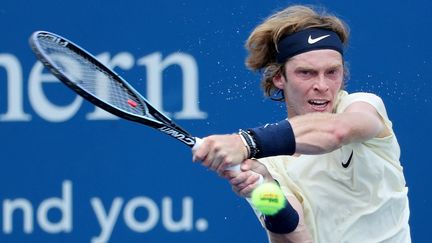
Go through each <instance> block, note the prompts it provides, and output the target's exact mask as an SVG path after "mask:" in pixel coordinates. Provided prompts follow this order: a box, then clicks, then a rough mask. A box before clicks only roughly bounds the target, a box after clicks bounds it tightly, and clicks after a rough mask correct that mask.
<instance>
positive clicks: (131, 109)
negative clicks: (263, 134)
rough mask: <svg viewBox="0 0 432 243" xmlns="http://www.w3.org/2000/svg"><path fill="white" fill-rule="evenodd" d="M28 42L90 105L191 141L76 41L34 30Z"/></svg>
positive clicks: (187, 135) (48, 65)
mask: <svg viewBox="0 0 432 243" xmlns="http://www.w3.org/2000/svg"><path fill="white" fill-rule="evenodd" d="M29 43H30V46H31V48H32V50H33V52H34V53H35V54H36V57H37V58H38V59H39V60H40V61H41V62H42V63H43V65H44V66H45V67H46V68H47V69H48V70H49V71H50V72H51V73H52V74H53V75H54V76H56V77H57V78H58V79H59V80H60V81H62V82H63V83H64V84H65V85H66V86H68V87H69V88H71V89H72V90H73V91H75V92H76V93H78V94H79V95H80V96H82V97H83V98H85V99H86V100H88V101H90V102H91V103H93V104H94V105H96V106H98V107H100V108H102V109H104V110H105V111H107V112H109V113H111V114H114V115H116V116H118V117H121V118H124V119H127V120H130V121H134V122H139V123H142V124H145V125H148V126H151V127H153V128H156V129H158V130H160V131H162V132H164V133H166V134H168V135H170V136H172V137H175V138H177V139H178V140H181V141H182V142H184V143H186V144H187V145H189V146H193V145H194V144H195V139H194V138H192V137H191V135H190V134H189V133H188V132H186V131H185V130H184V129H182V128H181V127H179V126H178V125H177V124H175V123H174V122H172V121H171V119H170V118H168V117H167V116H165V115H164V114H163V113H162V112H160V111H158V110H157V109H156V108H154V107H153V106H152V105H151V104H150V103H149V102H148V101H147V100H146V99H145V98H144V97H143V96H141V94H140V93H139V92H137V91H136V90H135V89H134V88H133V87H132V86H131V85H130V84H129V83H128V82H126V81H125V80H124V79H123V78H122V77H121V76H120V75H118V74H117V73H115V72H114V71H113V70H112V69H110V68H108V67H107V66H105V65H104V64H103V63H101V62H100V61H99V60H98V59H97V58H96V57H94V56H93V55H92V54H90V53H89V52H87V51H86V50H85V49H83V48H81V47H80V46H78V45H77V44H75V43H73V42H72V41H70V40H68V39H66V38H64V37H62V36H60V35H57V34H54V33H51V32H47V31H36V32H34V33H33V34H32V35H31V36H30V39H29ZM183 138H184V139H183ZM182 139H183V140H182ZM185 139H186V141H185ZM191 140H193V142H192V141H191Z"/></svg>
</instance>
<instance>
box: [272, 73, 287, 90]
mask: <svg viewBox="0 0 432 243" xmlns="http://www.w3.org/2000/svg"><path fill="white" fill-rule="evenodd" d="M285 82H286V80H285V77H284V76H283V75H282V74H280V73H279V74H277V75H276V76H274V77H273V85H274V86H275V87H276V88H278V89H280V90H283V89H284V87H285Z"/></svg>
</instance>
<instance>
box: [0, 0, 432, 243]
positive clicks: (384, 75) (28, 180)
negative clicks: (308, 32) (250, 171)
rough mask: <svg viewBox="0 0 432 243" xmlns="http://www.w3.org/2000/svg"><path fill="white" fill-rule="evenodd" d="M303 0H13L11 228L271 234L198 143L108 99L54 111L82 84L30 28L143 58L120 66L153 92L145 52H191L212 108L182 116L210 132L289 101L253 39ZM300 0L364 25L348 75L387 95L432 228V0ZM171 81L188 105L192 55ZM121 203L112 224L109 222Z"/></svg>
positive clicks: (148, 234) (220, 238) (4, 117)
mask: <svg viewBox="0 0 432 243" xmlns="http://www.w3.org/2000/svg"><path fill="white" fill-rule="evenodd" d="M291 3H292V2H290V1H276V0H267V1H265V3H264V1H225V0H223V1H195V0H190V1H166V0H160V1H121V2H120V1H106V0H105V1H99V0H97V1H95V0H94V1H85V0H75V1H30V0H28V1H26V0H3V1H2V2H1V3H0V30H1V37H0V137H1V139H0V151H1V156H0V208H1V210H0V241H1V242H90V241H92V240H93V241H94V242H98V240H104V239H105V240H109V241H110V242H264V241H265V239H266V237H265V234H264V232H263V230H261V228H260V225H259V223H258V222H257V221H256V220H255V216H254V215H253V212H252V211H251V209H250V208H249V207H248V205H247V204H246V203H245V202H244V201H243V200H242V199H241V198H239V197H238V196H236V195H235V194H234V193H233V192H231V189H230V186H229V185H228V183H227V182H225V181H224V180H222V179H220V178H219V177H218V176H217V175H215V174H214V173H213V172H210V171H207V170H205V169H204V168H203V167H201V166H200V165H197V164H193V163H192V162H191V153H190V151H189V150H188V149H187V148H186V147H185V146H184V145H182V144H180V143H178V142H177V141H174V140H173V139H170V138H168V137H166V136H163V135H162V136H161V135H160V133H159V132H156V131H153V130H151V129H149V128H147V127H144V126H140V125H138V124H132V123H129V122H126V121H123V120H112V119H91V118H89V116H88V114H89V113H92V112H94V110H95V108H94V107H93V106H91V105H89V104H88V103H86V102H83V103H82V104H81V105H79V107H78V108H79V109H78V110H77V111H76V112H72V113H71V114H72V115H70V116H69V117H67V119H63V120H61V121H54V120H52V119H51V118H49V117H51V116H54V117H55V116H56V114H51V116H50V114H47V113H49V112H47V109H46V107H44V106H43V105H44V104H48V105H49V106H51V107H58V108H59V107H63V106H64V107H66V106H69V105H70V104H71V103H72V102H73V101H74V100H75V98H76V96H75V95H74V94H72V92H70V91H69V90H67V89H66V88H65V87H64V86H63V85H62V84H60V83H58V82H47V81H44V82H43V83H39V84H38V83H37V80H41V79H38V78H37V76H38V72H37V64H36V60H35V58H34V56H33V54H32V53H31V51H30V49H29V47H28V44H27V40H28V37H29V36H30V34H31V33H32V32H33V31H35V30H40V29H42V30H48V31H52V32H55V33H58V34H61V35H64V36H66V37H67V38H69V39H71V40H73V41H74V42H76V43H78V44H80V45H81V46H84V47H85V48H86V49H88V50H89V51H90V52H92V53H94V54H96V55H103V56H104V57H105V58H108V59H109V60H113V58H114V57H117V58H119V59H118V60H121V61H122V63H121V64H122V65H126V64H129V66H128V67H127V68H121V67H120V68H116V70H117V71H118V72H119V73H120V74H121V75H123V76H124V77H125V78H126V79H127V80H129V81H130V82H131V83H132V84H133V85H134V86H136V87H137V89H138V90H139V91H140V92H142V93H143V94H146V92H147V90H148V89H149V87H148V86H147V84H148V82H149V76H148V75H149V73H150V72H151V70H150V68H151V67H150V66H145V65H144V64H143V62H144V61H143V60H149V59H150V58H151V57H154V55H157V54H160V55H161V56H162V59H165V58H167V57H169V56H172V55H174V56H175V55H177V54H185V55H186V56H187V57H189V60H193V61H195V64H196V65H195V66H194V67H195V71H196V74H197V75H198V76H197V77H198V79H197V81H198V92H199V103H197V104H198V108H199V111H200V112H202V114H204V115H205V116H203V117H201V118H200V117H199V116H193V115H192V116H191V117H189V118H184V117H183V118H182V117H174V118H175V120H176V121H177V122H178V123H180V124H181V125H182V126H183V127H185V128H187V129H188V130H189V131H190V132H191V133H193V134H195V135H197V136H205V135H208V134H211V133H229V132H234V131H236V130H237V129H238V128H244V127H251V126H256V125H258V124H263V123H265V122H268V121H277V120H280V119H282V118H283V117H284V116H285V115H286V114H285V109H284V107H283V106H281V105H280V104H277V103H274V102H270V101H268V100H266V99H265V98H264V97H263V95H262V93H261V91H260V89H259V85H258V82H259V75H258V74H254V73H251V72H249V71H247V70H246V69H245V68H244V65H243V62H244V58H245V55H246V53H245V51H244V48H243V44H244V40H245V39H246V38H247V36H248V34H249V33H250V31H251V30H252V29H253V27H254V26H255V25H256V24H258V23H259V22H260V21H261V20H262V19H263V18H264V17H266V16H268V15H269V14H270V13H272V12H273V11H274V10H277V9H281V8H283V7H285V6H287V5H288V4H291ZM296 3H307V4H317V5H323V6H325V7H327V8H328V9H329V10H330V11H331V12H335V13H336V14H337V15H338V16H340V17H342V18H343V19H345V20H346V21H347V23H348V24H349V25H350V27H351V32H352V35H351V42H350V47H349V49H348V51H347V61H348V62H349V63H350V67H351V79H350V81H349V83H348V86H347V89H348V90H349V91H368V92H374V93H377V94H378V95H380V96H381V97H382V98H383V100H384V101H385V103H386V106H387V109H388V113H389V116H390V118H391V119H392V120H393V122H394V129H395V131H396V133H397V135H398V138H399V142H400V145H401V148H402V158H401V160H402V163H403V166H404V168H405V175H406V178H407V182H408V186H409V188H410V192H409V194H410V202H411V212H412V215H411V221H410V222H411V228H412V238H413V241H414V242H431V240H430V239H429V238H430V237H428V232H429V227H428V226H429V221H430V220H429V219H430V216H431V212H432V210H431V196H430V194H429V191H428V188H430V185H431V184H432V183H431V181H430V176H429V171H430V169H431V160H430V157H429V156H428V154H429V153H428V152H429V149H430V142H429V141H428V138H430V137H431V135H432V133H431V130H430V126H428V124H429V119H430V118H431V116H432V111H431V110H432V109H431V108H430V105H431V104H432V99H431V97H430V93H431V91H432V85H431V79H432V68H431V67H432V66H431V65H432V58H431V53H432V50H431V45H430V42H429V40H430V39H431V38H432V34H431V32H430V26H431V24H432V18H431V17H430V13H431V11H432V4H431V3H430V1H426V0H417V1H403V0H400V1H391V2H390V1H371V0H365V1H361V2H359V1H297V2H296ZM108 59H107V60H108ZM127 61H130V63H127ZM44 73H46V72H44ZM42 79H44V80H48V79H49V77H46V76H44V77H42ZM35 80H36V81H35ZM160 81H162V83H163V85H162V94H161V96H160V97H161V100H162V101H161V108H163V110H164V111H167V112H169V114H171V115H174V116H175V115H176V114H177V113H178V112H179V111H180V110H181V109H182V108H183V106H184V100H183V99H184V97H183V95H182V84H183V82H185V80H184V79H183V77H182V69H181V68H179V66H178V65H171V66H169V67H167V68H166V69H165V70H164V71H163V73H162V77H161V79H160ZM20 84H22V87H21V86H20ZM38 87H40V88H41V90H38V89H37V88H38ZM196 102H198V101H196ZM54 113H55V112H54ZM59 114H60V113H59ZM59 114H57V116H60V115H59ZM14 206H17V207H18V206H20V207H21V208H22V207H24V208H26V210H28V211H26V212H23V210H15V211H13V210H12V208H13V207H14ZM335 206H337V205H335ZM11 212H14V213H13V214H12V217H11V214H10V213H11ZM107 215H110V216H111V219H112V221H110V222H111V224H108V223H106V225H111V226H112V227H111V228H110V227H108V226H106V227H105V228H102V226H101V223H100V222H101V221H102V219H104V217H108V216H107ZM24 216H28V217H29V218H26V219H24V218H25V217H24ZM105 219H106V218H105ZM172 221H173V222H174V223H172ZM102 222H103V221H102ZM105 222H106V221H105ZM170 222H171V223H170ZM175 222H177V223H175ZM176 225H177V227H175V226H176Z"/></svg>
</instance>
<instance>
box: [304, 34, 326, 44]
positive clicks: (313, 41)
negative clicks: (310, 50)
mask: <svg viewBox="0 0 432 243" xmlns="http://www.w3.org/2000/svg"><path fill="white" fill-rule="evenodd" d="M329 36H330V35H323V36H320V37H317V38H312V36H311V35H309V38H308V43H309V44H311V45H312V44H315V43H317V42H318V41H320V40H322V39H324V38H327V37H329Z"/></svg>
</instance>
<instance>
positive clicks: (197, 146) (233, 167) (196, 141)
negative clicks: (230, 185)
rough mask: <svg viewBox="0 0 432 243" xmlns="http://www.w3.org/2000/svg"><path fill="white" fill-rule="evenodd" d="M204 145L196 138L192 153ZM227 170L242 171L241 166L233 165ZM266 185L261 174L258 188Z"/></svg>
mask: <svg viewBox="0 0 432 243" xmlns="http://www.w3.org/2000/svg"><path fill="white" fill-rule="evenodd" d="M202 143H203V140H202V139H201V138H197V137H196V138H195V145H194V146H193V147H192V151H193V152H195V151H196V150H198V148H199V147H200V146H201V144H202ZM226 170H231V171H241V169H240V165H233V166H230V167H228V168H226ZM263 183H264V177H263V176H262V175H261V174H259V179H258V182H257V186H259V185H261V184H263Z"/></svg>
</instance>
